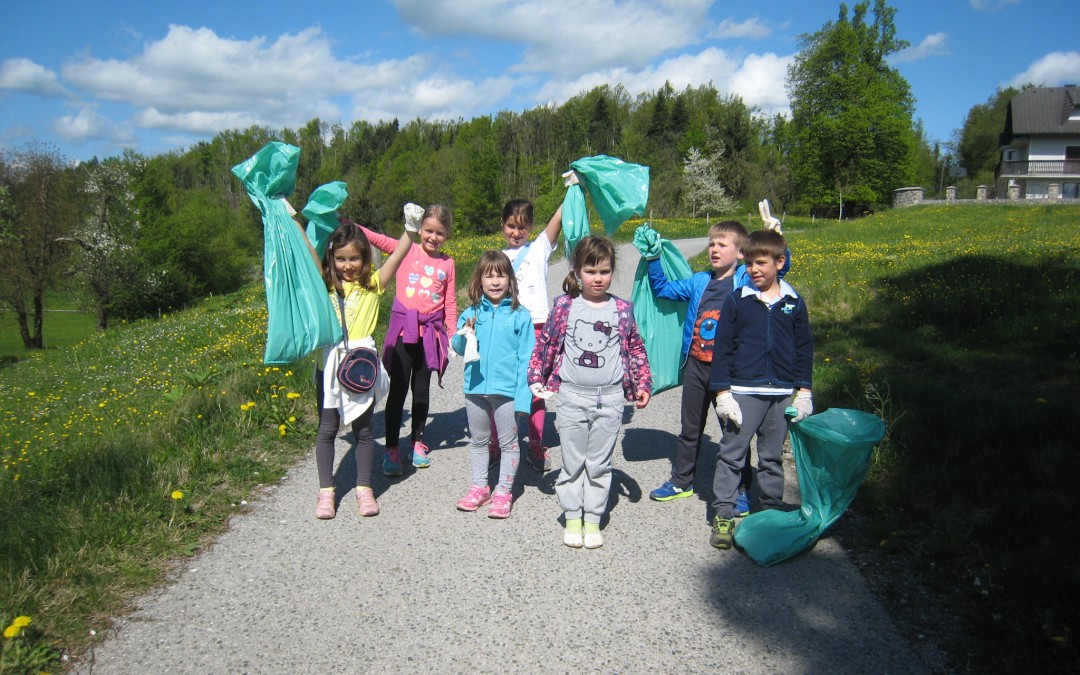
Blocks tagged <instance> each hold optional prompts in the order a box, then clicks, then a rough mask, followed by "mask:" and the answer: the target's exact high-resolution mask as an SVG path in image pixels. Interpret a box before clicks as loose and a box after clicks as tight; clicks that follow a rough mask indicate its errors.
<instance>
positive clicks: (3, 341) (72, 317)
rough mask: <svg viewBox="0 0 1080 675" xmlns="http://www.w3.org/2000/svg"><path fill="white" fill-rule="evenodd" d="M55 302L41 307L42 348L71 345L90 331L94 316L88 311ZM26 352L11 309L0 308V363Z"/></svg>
mask: <svg viewBox="0 0 1080 675" xmlns="http://www.w3.org/2000/svg"><path fill="white" fill-rule="evenodd" d="M59 304H60V303H59V302H58V303H57V304H52V303H49V304H48V305H46V307H48V309H46V311H45V319H44V324H43V330H42V333H43V334H44V342H45V348H46V349H61V348H64V347H68V346H70V345H73V344H75V343H77V342H79V341H80V340H82V339H83V338H85V337H87V336H88V335H90V334H92V333H93V332H94V328H95V326H96V325H97V320H96V319H95V318H94V316H93V315H92V314H87V313H86V312H79V311H75V310H71V309H65V310H63V311H53V310H56V309H58V307H57V305H59ZM25 355H26V348H25V347H23V341H22V337H21V336H20V333H19V323H18V321H17V320H16V318H15V312H12V311H10V310H5V311H2V312H0V363H9V362H11V361H15V360H17V359H20V358H22V357H23V356H25Z"/></svg>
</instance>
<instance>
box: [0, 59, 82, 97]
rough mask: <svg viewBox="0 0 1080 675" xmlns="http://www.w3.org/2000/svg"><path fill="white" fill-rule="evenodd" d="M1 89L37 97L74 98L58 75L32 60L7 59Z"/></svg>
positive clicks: (0, 69) (1, 70)
mask: <svg viewBox="0 0 1080 675" xmlns="http://www.w3.org/2000/svg"><path fill="white" fill-rule="evenodd" d="M0 89H12V90H14V91H21V92H23V93H27V94H35V95H37V96H46V97H58V98H72V95H71V92H69V91H68V90H67V89H65V88H64V85H62V84H60V81H59V79H58V78H57V77H56V73H55V72H53V71H51V70H49V69H48V68H45V67H44V66H41V65H38V64H37V63H34V62H33V61H31V60H30V59H24V58H15V59H5V60H4V63H3V65H2V66H0Z"/></svg>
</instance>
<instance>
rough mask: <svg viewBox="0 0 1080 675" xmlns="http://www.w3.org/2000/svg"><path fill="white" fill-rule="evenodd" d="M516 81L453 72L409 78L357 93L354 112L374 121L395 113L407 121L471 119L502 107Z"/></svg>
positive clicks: (359, 116)
mask: <svg viewBox="0 0 1080 675" xmlns="http://www.w3.org/2000/svg"><path fill="white" fill-rule="evenodd" d="M514 84H515V82H514V80H512V79H510V78H505V77H497V78H491V79H487V80H483V81H481V82H472V81H470V80H467V79H462V78H456V77H449V76H431V77H426V78H423V79H419V80H406V81H402V82H401V83H400V84H399V86H397V87H386V88H384V89H381V90H380V91H379V92H378V95H368V93H360V94H357V95H356V96H354V110H353V113H354V115H355V117H356V118H358V119H365V120H368V121H372V122H374V121H377V120H388V119H392V118H395V117H396V118H398V119H400V120H403V121H404V120H412V119H415V118H417V117H422V118H425V119H431V120H456V119H458V118H465V119H469V118H471V117H475V116H477V115H484V114H487V113H489V112H490V111H492V110H493V109H495V108H498V107H499V105H500V103H501V102H502V101H503V100H504V99H505V98H506V96H507V95H508V94H509V93H510V92H511V89H512V88H513V87H514Z"/></svg>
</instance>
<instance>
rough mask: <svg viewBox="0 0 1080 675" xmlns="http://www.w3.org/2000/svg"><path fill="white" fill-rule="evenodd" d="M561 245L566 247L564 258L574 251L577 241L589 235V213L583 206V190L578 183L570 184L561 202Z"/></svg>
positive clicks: (567, 257) (568, 258) (568, 257)
mask: <svg viewBox="0 0 1080 675" xmlns="http://www.w3.org/2000/svg"><path fill="white" fill-rule="evenodd" d="M562 233H563V245H564V246H565V247H566V248H565V249H563V250H564V251H565V255H566V259H567V260H570V256H571V255H572V254H573V253H574V247H575V246H577V244H578V242H579V241H581V240H582V239H584V238H585V237H587V236H589V214H588V212H587V210H586V208H585V191H584V190H582V189H581V186H580V185H571V186H570V187H569V188H567V190H566V196H565V197H563V203H562Z"/></svg>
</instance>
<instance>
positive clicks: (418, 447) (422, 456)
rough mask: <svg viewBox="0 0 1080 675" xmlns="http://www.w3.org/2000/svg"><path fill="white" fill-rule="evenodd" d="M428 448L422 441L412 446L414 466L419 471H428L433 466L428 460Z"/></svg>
mask: <svg viewBox="0 0 1080 675" xmlns="http://www.w3.org/2000/svg"><path fill="white" fill-rule="evenodd" d="M428 451H429V450H428V446H426V445H424V444H423V443H421V442H420V441H416V442H415V443H413V446H412V465H413V466H415V467H416V468H417V469H426V468H428V467H429V466H431V460H430V459H428Z"/></svg>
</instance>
